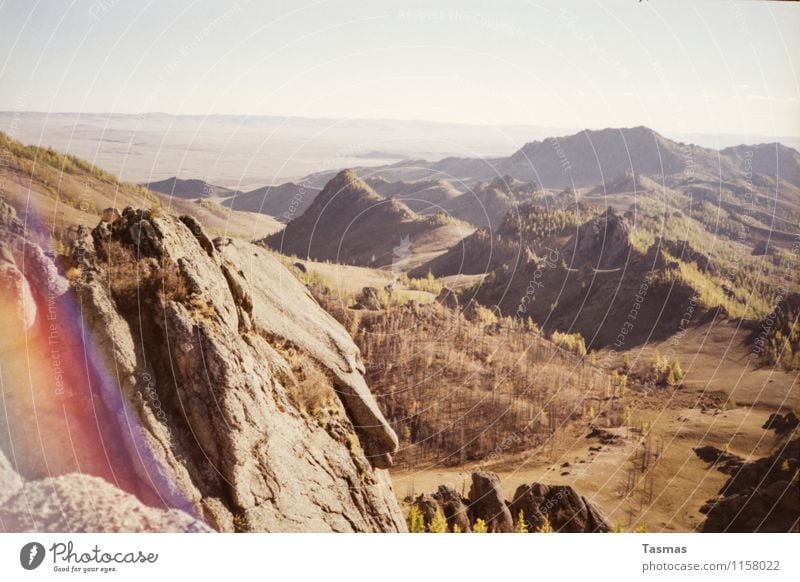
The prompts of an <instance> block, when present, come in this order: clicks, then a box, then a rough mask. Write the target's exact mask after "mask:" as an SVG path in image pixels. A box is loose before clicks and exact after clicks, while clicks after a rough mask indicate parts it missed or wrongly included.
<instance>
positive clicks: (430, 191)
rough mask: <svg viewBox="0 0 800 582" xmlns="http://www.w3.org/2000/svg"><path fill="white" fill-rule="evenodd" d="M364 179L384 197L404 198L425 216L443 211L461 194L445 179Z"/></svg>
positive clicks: (407, 203) (404, 201) (414, 209)
mask: <svg viewBox="0 0 800 582" xmlns="http://www.w3.org/2000/svg"><path fill="white" fill-rule="evenodd" d="M364 181H365V182H366V183H367V184H369V186H370V187H371V188H372V189H373V190H375V192H377V193H378V194H380V195H381V196H383V197H384V198H397V199H398V200H402V201H403V203H404V204H405V205H406V206H408V207H409V208H410V209H411V210H413V211H414V212H416V213H418V214H422V215H425V216H428V215H431V214H436V213H437V212H442V211H443V210H444V209H445V207H446V205H447V204H448V203H449V202H450V201H451V200H453V199H454V198H457V197H458V196H460V195H461V192H460V191H459V190H458V189H457V188H456V187H455V186H454V185H453V184H452V183H451V182H449V181H448V180H444V179H441V180H420V181H418V182H404V181H399V182H389V181H388V180H386V179H384V178H380V177H377V178H371V177H368V178H366V179H365V180H364Z"/></svg>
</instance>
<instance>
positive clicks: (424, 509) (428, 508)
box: [414, 493, 442, 529]
mask: <svg viewBox="0 0 800 582" xmlns="http://www.w3.org/2000/svg"><path fill="white" fill-rule="evenodd" d="M414 505H415V506H416V508H417V509H419V512H420V513H421V514H422V520H423V521H424V522H425V528H426V529H427V528H428V527H429V526H430V524H431V522H432V521H433V518H434V516H435V515H436V512H437V511H442V508H441V506H440V505H439V502H438V501H437V500H436V499H434V498H433V496H431V495H428V494H427V493H423V494H421V495H418V496H417V498H416V499H415V500H414Z"/></svg>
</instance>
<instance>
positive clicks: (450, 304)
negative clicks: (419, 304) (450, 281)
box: [435, 287, 458, 310]
mask: <svg viewBox="0 0 800 582" xmlns="http://www.w3.org/2000/svg"><path fill="white" fill-rule="evenodd" d="M435 301H436V303H438V304H439V305H441V306H442V307H447V308H448V309H456V310H457V309H458V295H456V292H455V291H453V290H452V289H450V288H449V287H442V290H441V291H439V294H438V295H437V296H436V300H435Z"/></svg>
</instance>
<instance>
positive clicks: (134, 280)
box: [105, 240, 189, 308]
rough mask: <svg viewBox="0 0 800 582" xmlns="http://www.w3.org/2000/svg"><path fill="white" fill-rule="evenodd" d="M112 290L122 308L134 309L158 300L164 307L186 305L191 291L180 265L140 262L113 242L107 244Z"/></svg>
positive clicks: (121, 244)
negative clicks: (179, 267) (184, 303)
mask: <svg viewBox="0 0 800 582" xmlns="http://www.w3.org/2000/svg"><path fill="white" fill-rule="evenodd" d="M105 250H106V255H107V261H108V277H109V286H110V289H111V293H112V294H113V296H114V299H115V300H116V301H117V302H118V303H119V304H120V305H121V306H123V307H127V308H135V307H136V306H138V305H139V303H140V301H148V300H149V299H150V298H152V297H158V299H159V300H160V301H161V302H162V303H167V302H169V301H185V300H186V299H187V298H188V297H189V290H188V288H187V286H186V282H185V281H184V278H183V275H182V274H181V272H180V270H179V269H178V267H177V265H175V264H174V263H172V262H170V261H168V260H167V261H163V262H161V263H159V262H158V261H156V260H155V259H142V260H139V259H137V258H136V256H135V254H134V253H135V251H134V250H133V249H131V248H129V247H127V246H125V245H124V244H123V243H121V242H119V241H116V240H111V241H109V242H108V243H107V244H106V248H105Z"/></svg>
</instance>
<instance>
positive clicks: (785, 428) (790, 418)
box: [761, 410, 800, 435]
mask: <svg viewBox="0 0 800 582" xmlns="http://www.w3.org/2000/svg"><path fill="white" fill-rule="evenodd" d="M799 424H800V419H799V418H797V415H796V414H795V413H794V411H792V410H790V411H789V412H787V413H786V414H783V415H781V414H780V413H778V412H775V413H773V414H770V415H769V418H768V419H767V422H765V423H764V426H762V427H761V428H763V429H765V430H773V431H775V433H776V434H779V435H784V434H789V433H790V432H792V431H793V430H794V429H796V428H797V426H798V425H799Z"/></svg>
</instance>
